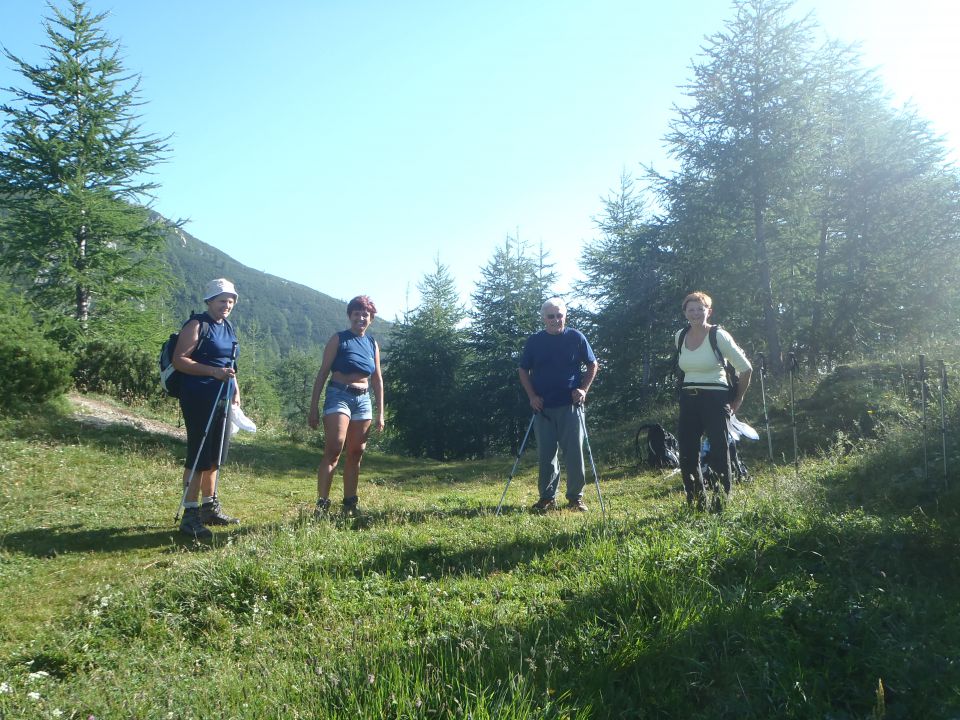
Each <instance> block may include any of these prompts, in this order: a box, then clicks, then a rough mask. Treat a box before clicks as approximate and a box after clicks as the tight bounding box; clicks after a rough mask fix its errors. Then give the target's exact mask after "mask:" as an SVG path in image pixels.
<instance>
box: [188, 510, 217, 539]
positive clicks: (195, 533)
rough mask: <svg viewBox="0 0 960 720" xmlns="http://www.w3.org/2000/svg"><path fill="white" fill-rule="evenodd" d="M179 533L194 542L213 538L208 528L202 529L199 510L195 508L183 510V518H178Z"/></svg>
mask: <svg viewBox="0 0 960 720" xmlns="http://www.w3.org/2000/svg"><path fill="white" fill-rule="evenodd" d="M180 532H182V533H183V534H184V535H189V536H190V537H192V538H193V539H194V540H209V539H210V538H212V537H213V533H212V532H210V528H208V527H204V525H203V523H202V522H201V521H200V508H195V507H189V508H184V509H183V517H182V518H180Z"/></svg>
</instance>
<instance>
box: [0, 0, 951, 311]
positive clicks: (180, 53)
mask: <svg viewBox="0 0 960 720" xmlns="http://www.w3.org/2000/svg"><path fill="white" fill-rule="evenodd" d="M0 2H2V3H3V8H2V11H0V14H2V21H0V44H2V45H3V46H4V47H5V48H6V49H7V50H9V51H10V52H12V53H13V54H14V55H17V56H18V57H21V58H23V59H25V60H27V61H30V62H40V61H41V60H42V57H43V53H42V51H41V49H40V47H39V45H40V44H41V43H42V42H43V40H44V36H43V30H42V27H41V20H42V18H43V17H44V16H45V15H48V14H49V11H48V10H47V6H46V2H42V1H41V0H0ZM953 5H954V4H953V3H952V2H946V1H945V0H912V2H910V3H904V2H902V0H798V2H797V3H796V5H795V7H794V13H795V15H796V16H797V17H799V16H802V15H804V14H806V13H807V12H810V11H813V12H814V14H815V19H816V20H817V22H818V24H819V25H820V26H821V29H822V31H823V32H824V33H825V34H827V35H829V36H830V37H833V38H836V39H840V40H843V41H845V42H859V43H861V49H862V52H863V57H864V64H865V65H867V66H871V67H877V69H878V72H879V74H880V76H881V78H882V80H883V82H884V84H885V85H886V87H887V88H888V89H889V90H890V93H891V103H892V104H895V105H899V104H901V103H903V102H905V101H907V100H912V102H913V103H914V104H915V105H916V107H917V109H918V112H919V114H920V115H921V116H922V117H925V118H927V119H928V120H930V121H931V122H932V123H933V125H934V128H935V129H936V130H937V131H938V132H940V133H943V134H945V135H946V136H947V139H948V142H949V144H950V146H951V147H952V148H953V149H954V158H956V157H957V152H956V148H958V147H960V144H958V141H960V112H958V110H960V100H958V98H960V93H958V92H957V90H956V82H957V78H958V77H960V43H957V42H956V41H955V40H954V39H953V37H951V36H950V35H951V34H952V32H953V31H955V30H956V28H957V27H958V26H960V10H957V9H954V7H953ZM88 7H89V8H90V9H91V10H93V11H96V12H104V11H109V13H110V14H109V16H108V18H107V20H106V22H105V25H104V27H105V29H106V31H107V33H108V35H109V36H110V37H112V38H115V39H118V40H119V41H120V43H121V45H122V48H123V57H124V58H125V65H126V67H127V69H128V70H130V71H132V72H135V73H139V74H140V76H141V91H140V95H141V98H142V99H143V100H144V101H146V105H145V106H144V107H143V108H142V120H143V123H144V126H145V128H146V129H147V130H149V131H150V132H154V133H156V134H159V135H172V138H171V139H170V141H169V145H170V148H171V151H172V152H171V154H170V157H169V160H168V161H167V162H166V163H164V164H163V165H161V166H159V167H158V168H157V173H156V179H157V180H158V181H159V182H160V183H161V185H162V187H161V188H160V190H159V191H158V193H157V199H156V202H155V203H154V207H155V209H157V210H158V211H159V212H161V213H163V214H164V215H166V216H168V217H183V218H189V219H190V222H189V223H188V225H187V226H186V230H187V231H188V232H190V233H191V234H192V235H194V236H196V237H198V238H200V239H201V240H203V241H204V242H207V243H210V244H212V245H214V246H215V247H217V248H219V249H221V250H223V251H225V252H227V253H228V254H230V255H231V256H233V257H235V258H236V259H237V260H239V261H240V262H242V263H244V264H246V265H249V266H251V267H253V268H256V269H258V270H264V271H266V272H269V273H272V274H274V275H278V276H280V277H284V278H287V279H290V280H294V281H296V282H299V283H303V284H305V285H308V286H310V287H313V288H316V289H317V290H320V291H322V292H325V293H327V294H329V295H332V296H334V297H338V298H342V299H348V298H350V297H352V296H354V295H357V294H361V293H363V294H369V295H370V296H371V297H373V299H374V301H375V302H376V303H377V305H378V308H379V310H380V314H381V316H383V317H386V318H387V319H393V318H394V317H396V316H399V315H401V314H402V313H403V312H404V310H405V309H407V308H412V307H415V306H416V304H417V300H418V294H417V291H416V286H417V283H418V282H419V280H420V279H421V278H422V277H423V275H424V274H425V273H427V272H430V271H432V269H433V268H434V263H435V260H436V259H437V258H439V260H440V262H442V263H444V264H445V265H447V266H449V267H450V269H451V271H452V272H453V274H454V276H455V277H456V279H457V283H458V288H459V290H460V292H461V296H462V300H463V301H464V302H467V301H468V299H469V294H470V292H472V290H473V289H474V285H475V283H476V282H477V280H478V279H479V278H480V268H481V267H482V266H483V265H485V264H486V263H487V262H488V261H489V260H490V258H491V257H492V254H493V252H494V249H495V248H496V247H498V246H500V245H502V243H503V242H504V240H505V238H506V236H507V235H510V236H514V237H515V236H517V235H519V237H520V238H521V240H525V241H527V242H530V243H532V244H534V245H539V244H541V243H542V244H543V246H544V248H545V249H546V250H547V251H548V252H549V253H550V257H551V258H552V259H553V261H554V262H555V264H556V269H557V270H558V271H559V272H560V275H561V281H560V285H559V286H558V288H557V289H558V290H559V291H561V292H565V291H566V290H567V289H568V286H569V284H570V283H571V282H572V281H573V280H574V278H575V277H576V275H577V261H578V258H579V256H580V252H581V250H582V248H583V245H584V243H586V242H589V241H591V240H592V239H595V238H596V237H597V236H598V232H597V230H596V226H595V223H594V220H593V218H595V217H596V216H598V215H599V214H600V213H601V212H602V208H603V203H602V198H603V197H605V196H606V195H607V194H609V192H610V191H611V189H612V188H615V187H617V186H618V184H619V178H620V175H621V173H623V172H624V171H626V172H628V173H632V174H635V175H640V174H641V165H642V164H652V165H653V166H655V167H656V168H657V169H658V170H660V171H669V170H670V168H671V164H670V162H669V161H668V159H667V157H666V155H665V151H664V145H663V140H662V139H663V136H664V135H665V134H666V132H667V130H668V123H669V121H670V120H671V119H672V118H673V117H674V111H673V106H674V104H683V103H684V95H683V91H682V86H683V85H684V84H685V83H686V82H688V81H689V79H690V78H691V76H692V74H691V72H690V65H691V63H692V62H693V61H694V60H695V59H696V57H697V55H698V53H699V52H700V48H701V46H702V45H703V44H704V39H705V36H707V35H711V34H713V33H716V32H718V31H720V30H722V29H723V24H724V21H725V20H727V19H728V18H730V17H731V16H732V10H731V6H730V5H729V4H727V3H726V2H724V1H723V0H672V1H671V2H663V1H662V0H658V1H656V2H651V1H648V0H633V1H630V0H591V1H590V2H587V1H586V0H583V1H574V0H550V2H545V1H543V2H525V1H524V0H512V1H501V0H491V1H489V2H462V3H451V2H439V1H435V2H428V1H426V0H422V1H419V0H410V1H407V2H386V1H377V2H374V1H365V0H341V1H339V2H333V1H332V0H331V1H325V0H314V1H308V0H275V1H274V2H272V3H265V2H263V0H257V1H256V2H253V1H250V0H232V1H231V2H226V1H225V0H204V1H203V2H198V1H197V0H88ZM22 84H23V83H22V78H21V77H20V76H19V75H17V74H15V73H14V72H12V68H11V66H10V64H9V63H8V62H7V61H6V60H5V59H2V60H0V87H9V86H11V85H17V86H20V85H22ZM0 97H3V99H4V100H6V99H7V97H6V95H0ZM239 290H240V292H241V293H242V288H240V289H239Z"/></svg>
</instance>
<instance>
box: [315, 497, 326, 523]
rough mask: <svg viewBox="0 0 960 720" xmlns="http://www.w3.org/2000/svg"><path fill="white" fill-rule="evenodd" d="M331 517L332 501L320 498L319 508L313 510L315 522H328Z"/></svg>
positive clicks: (318, 501)
mask: <svg viewBox="0 0 960 720" xmlns="http://www.w3.org/2000/svg"><path fill="white" fill-rule="evenodd" d="M328 517H330V500H329V499H327V498H320V499H319V500H317V506H316V507H315V508H314V509H313V519H314V520H326V519H327V518H328Z"/></svg>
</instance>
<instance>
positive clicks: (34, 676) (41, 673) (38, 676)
mask: <svg viewBox="0 0 960 720" xmlns="http://www.w3.org/2000/svg"><path fill="white" fill-rule="evenodd" d="M48 677H50V673H48V672H47V671H46V670H37V671H36V672H32V673H30V674H29V675H27V678H28V679H30V680H42V679H43V678H48Z"/></svg>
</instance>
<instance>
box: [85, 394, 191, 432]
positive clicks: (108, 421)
mask: <svg viewBox="0 0 960 720" xmlns="http://www.w3.org/2000/svg"><path fill="white" fill-rule="evenodd" d="M67 397H68V399H69V400H70V402H71V403H72V404H73V405H74V407H75V408H77V410H76V412H75V413H74V417H76V419H77V420H79V421H80V422H82V423H86V424H88V425H93V426H94V427H99V428H105V427H109V426H110V425H124V426H126V427H134V428H137V429H138V430H143V431H145V432H149V433H156V434H158V435H168V436H170V437H174V438H178V439H180V440H184V439H186V437H187V433H186V430H185V429H184V428H182V427H181V428H177V427H174V426H173V425H168V424H166V423H164V422H160V421H159V420H149V419H147V418H143V417H140V416H139V415H136V414H135V413H132V412H130V411H129V410H125V409H122V408H119V407H116V406H114V405H111V404H110V403H108V402H104V401H103V400H98V399H95V398H92V397H89V396H87V395H80V394H79V393H70V394H69V395H68V396H67Z"/></svg>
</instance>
